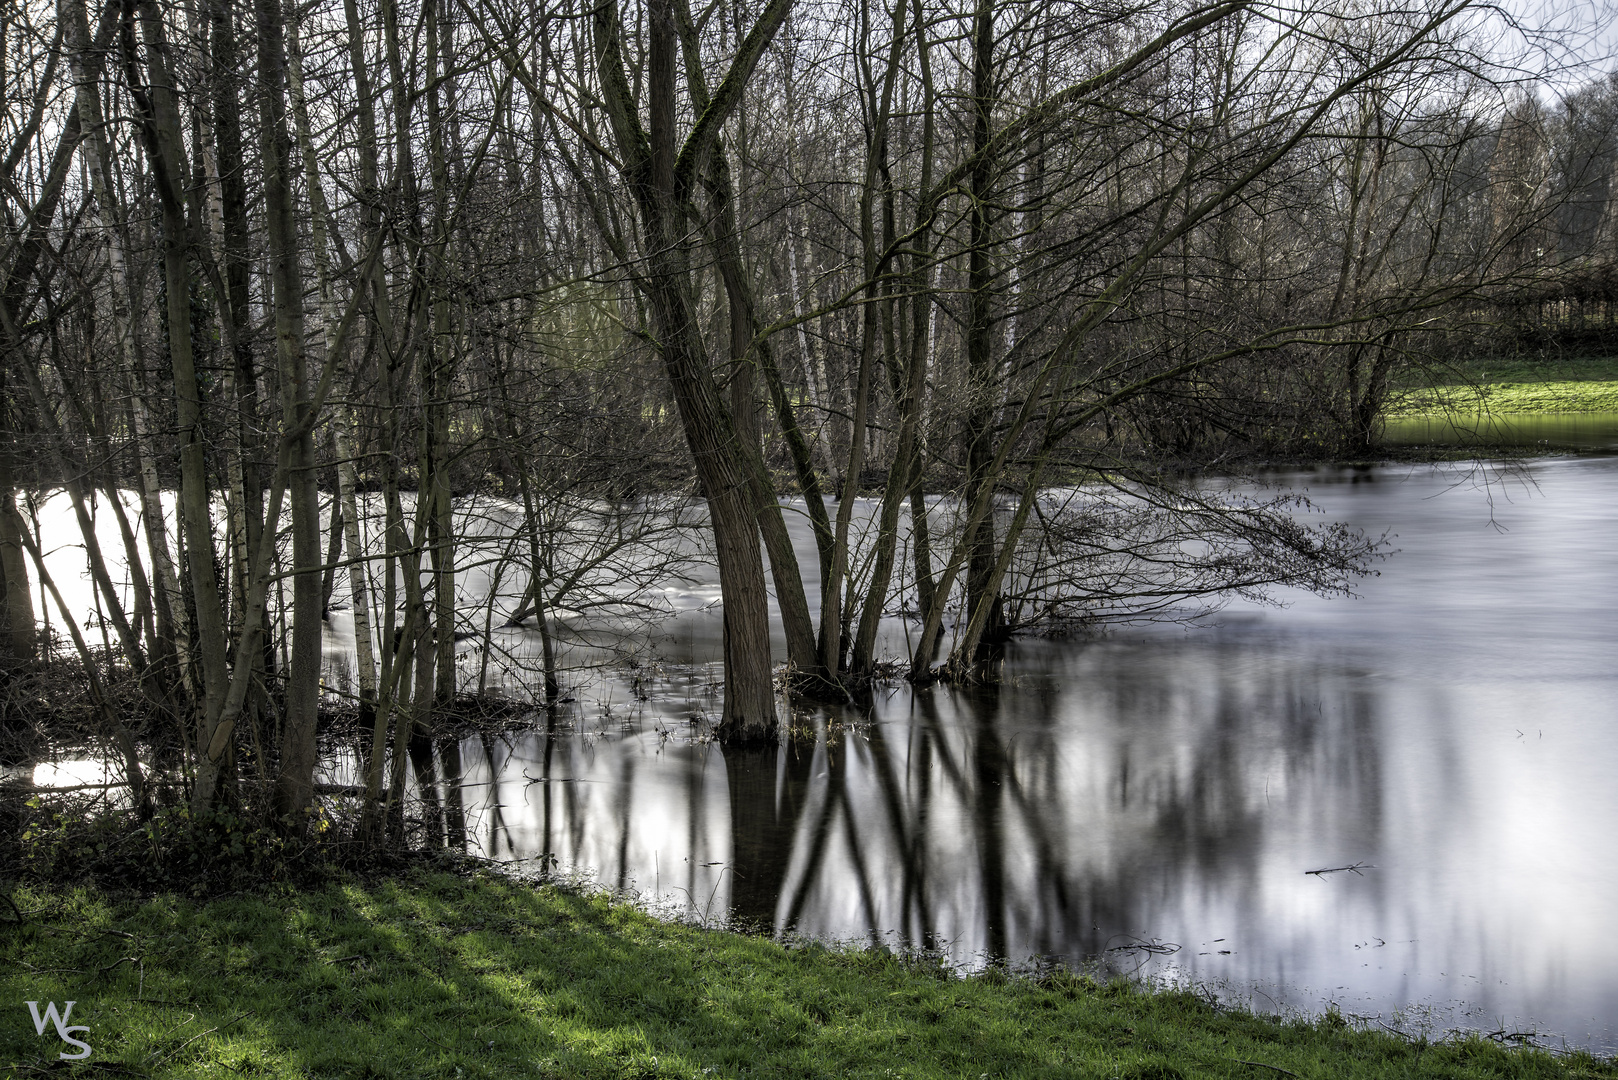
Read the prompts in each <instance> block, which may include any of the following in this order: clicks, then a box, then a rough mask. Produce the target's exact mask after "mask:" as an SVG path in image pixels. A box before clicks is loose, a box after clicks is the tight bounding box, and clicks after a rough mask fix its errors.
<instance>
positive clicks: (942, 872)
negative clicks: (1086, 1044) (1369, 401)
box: [34, 457, 1618, 1051]
mask: <svg viewBox="0 0 1618 1080" xmlns="http://www.w3.org/2000/svg"><path fill="white" fill-rule="evenodd" d="M1277 479H1278V480H1281V481H1284V482H1286V483H1289V484H1293V485H1301V486H1304V487H1306V488H1307V489H1308V494H1309V495H1310V496H1311V498H1312V499H1313V500H1314V501H1315V503H1316V504H1317V506H1318V507H1319V509H1320V511H1321V517H1320V520H1345V521H1348V522H1351V523H1353V524H1355V525H1357V526H1359V527H1361V528H1363V529H1364V530H1365V531H1366V532H1368V533H1370V534H1372V535H1382V534H1383V533H1387V534H1388V535H1389V542H1390V545H1391V547H1393V548H1395V549H1397V551H1396V553H1395V554H1393V555H1392V556H1391V557H1390V558H1388V559H1387V560H1385V561H1384V562H1382V563H1381V564H1380V565H1379V570H1380V576H1378V577H1375V578H1370V579H1367V580H1366V581H1365V582H1363V584H1362V585H1361V586H1360V588H1359V593H1360V595H1359V597H1358V598H1357V599H1352V600H1322V599H1318V598H1314V597H1308V596H1304V597H1296V598H1293V600H1292V603H1291V604H1290V606H1288V607H1286V608H1280V609H1278V608H1266V607H1261V606H1257V605H1253V604H1246V603H1238V604H1236V605H1233V606H1232V607H1230V608H1227V609H1226V610H1225V611H1224V612H1223V613H1222V614H1221V615H1219V616H1218V617H1217V618H1215V619H1213V620H1210V621H1208V622H1207V623H1206V624H1205V625H1201V626H1197V627H1191V628H1186V627H1181V626H1170V625H1156V626H1146V627H1133V628H1129V627H1125V628H1119V629H1117V630H1115V631H1114V632H1113V633H1112V634H1111V635H1110V636H1107V637H1105V638H1102V639H1099V640H1093V641H1067V642H1050V641H1022V642H1018V643H1016V644H1014V645H1013V646H1012V647H1011V648H1010V650H1009V652H1008V656H1007V660H1006V663H1005V667H1004V671H1003V681H1002V682H1001V684H1000V685H999V686H997V687H985V688H980V689H978V690H975V691H972V692H963V691H956V690H950V689H948V688H942V687H937V688H933V689H930V690H926V691H921V692H913V691H912V690H911V689H910V688H909V687H907V686H903V685H901V686H896V687H890V688H887V689H885V690H884V691H883V692H882V693H880V694H879V695H878V697H877V701H876V703H875V706H874V709H872V710H871V711H870V712H855V711H846V712H845V711H840V710H830V711H828V710H819V711H810V712H804V713H800V714H795V715H794V716H793V717H792V724H793V727H794V730H795V731H796V732H797V737H796V738H794V740H793V741H792V742H791V743H790V744H789V745H786V746H783V747H782V748H780V749H779V750H774V749H771V750H767V751H751V752H745V753H743V752H732V753H725V752H722V751H721V750H720V749H719V748H718V747H717V746H715V745H713V744H712V743H711V742H706V741H703V740H702V738H701V732H702V730H703V727H702V719H703V718H704V717H712V716H715V715H717V712H718V710H719V707H720V696H719V695H720V691H721V688H720V687H719V685H718V681H717V680H718V671H717V667H716V666H714V665H713V664H712V661H715V660H717V656H718V627H719V620H718V616H717V613H716V612H715V611H714V610H712V608H710V607H708V606H707V605H709V604H710V602H711V601H712V600H713V599H715V598H716V597H717V588H716V587H715V586H714V583H713V581H712V572H711V570H707V569H706V568H704V567H700V566H695V567H692V568H691V569H690V573H689V574H688V575H687V577H686V578H685V579H684V580H680V581H674V582H670V583H669V584H668V586H667V592H666V593H665V594H664V595H666V596H668V597H669V606H670V607H671V608H674V609H676V610H678V611H680V612H681V614H679V615H677V616H676V617H675V618H672V619H669V620H667V621H665V622H663V623H661V624H659V625H657V626H656V627H654V628H653V629H652V630H651V631H650V633H647V632H645V630H644V628H641V629H640V630H635V631H633V632H632V631H631V629H630V628H622V632H621V633H617V634H611V633H609V634H604V635H601V636H599V637H598V638H596V639H595V640H594V642H593V644H592V645H591V646H590V647H589V648H583V647H578V646H575V647H574V648H573V649H572V651H571V652H570V654H569V655H570V657H572V658H578V657H585V658H588V659H591V660H593V661H595V662H596V663H598V664H599V665H601V666H597V667H595V668H593V669H590V670H588V671H583V672H575V673H574V674H573V675H572V676H571V677H570V681H569V688H570V691H571V693H572V695H573V696H574V698H575V700H574V701H573V702H571V703H570V704H569V706H568V707H567V709H566V714H565V716H563V717H562V718H561V720H562V722H561V723H560V724H559V725H558V726H557V727H556V728H555V729H553V730H551V731H549V732H547V731H546V730H545V729H544V726H543V720H542V719H541V720H540V727H539V728H537V729H535V730H524V731H518V732H512V733H507V734H503V735H499V736H494V735H490V736H487V737H484V736H474V737H471V738H468V739H465V740H462V741H460V742H459V744H458V746H456V745H454V744H450V745H449V746H448V747H446V746H443V745H441V746H440V751H442V750H444V749H446V748H448V749H458V750H459V757H460V759H461V768H462V773H463V775H462V778H461V782H460V784H459V801H460V803H461V805H462V806H463V807H464V810H465V820H466V831H467V842H468V844H469V846H471V847H472V848H473V849H474V850H478V851H481V852H483V853H485V854H488V855H491V856H494V857H497V858H501V859H527V860H531V862H533V863H537V862H538V861H539V860H540V857H542V856H554V858H555V860H556V862H557V864H558V865H559V866H560V867H562V868H566V869H575V870H581V871H587V872H589V873H591V874H592V875H594V876H595V877H596V878H597V879H598V880H600V881H601V882H603V883H605V884H607V885H610V886H612V887H615V888H622V889H626V890H633V891H635V892H637V893H638V894H640V895H641V896H643V897H646V898H648V899H650V900H653V901H655V902H657V903H659V904H661V905H663V906H664V907H665V908H670V909H675V910H678V911H680V912H682V913H683V914H685V915H686V916H687V917H692V918H698V919H702V920H704V921H708V922H710V923H721V922H724V921H726V920H734V921H740V922H746V923H750V924H754V925H760V924H761V925H764V926H767V927H768V928H770V929H771V930H772V931H774V932H778V933H788V932H794V933H801V934H807V935H814V936H817V937H823V938H828V939H836V940H843V941H856V942H863V943H885V944H890V945H893V946H896V947H920V948H929V949H936V950H939V951H941V952H943V953H945V954H946V955H948V956H949V957H950V958H951V959H952V960H954V961H955V962H957V963H960V964H963V965H969V966H970V965H975V964H981V963H982V962H984V960H985V958H986V957H990V956H1006V957H1010V958H1012V959H1014V960H1021V959H1024V958H1027V957H1030V956H1042V957H1052V958H1059V959H1060V960H1062V961H1064V962H1068V963H1072V964H1075V965H1081V966H1082V965H1090V964H1095V963H1098V962H1099V963H1102V964H1104V965H1106V966H1107V967H1109V968H1111V969H1113V970H1118V971H1135V972H1138V973H1141V974H1145V975H1159V976H1164V977H1174V978H1182V979H1190V980H1195V981H1196V982H1198V983H1200V984H1204V985H1209V986H1212V987H1215V988H1216V989H1218V990H1220V992H1222V993H1224V994H1227V995H1228V996H1230V997H1233V998H1236V999H1242V1000H1248V1001H1251V1002H1252V1003H1253V1004H1254V1005H1255V1006H1257V1007H1259V1008H1265V1009H1268V1008H1272V1007H1281V1008H1297V1009H1304V1010H1309V1011H1320V1010H1322V1009H1324V1008H1325V1007H1326V1006H1327V1005H1328V1004H1329V1003H1336V1004H1337V1005H1338V1006H1339V1007H1340V1008H1342V1009H1343V1010H1344V1011H1345V1012H1351V1013H1359V1014H1363V1015H1375V1016H1379V1017H1380V1018H1381V1019H1382V1020H1383V1021H1384V1022H1386V1023H1389V1024H1394V1025H1401V1024H1402V1025H1404V1027H1405V1029H1406V1030H1417V1029H1419V1027H1420V1025H1422V1024H1423V1023H1424V1022H1425V1023H1430V1024H1431V1025H1433V1027H1432V1030H1434V1031H1439V1030H1443V1029H1444V1028H1445V1027H1447V1026H1451V1025H1455V1024H1464V1025H1467V1026H1472V1027H1477V1028H1482V1029H1484V1030H1488V1031H1496V1030H1501V1029H1505V1030H1508V1031H1523V1030H1540V1031H1545V1032H1551V1033H1554V1034H1556V1035H1558V1036H1566V1037H1567V1038H1568V1039H1569V1041H1570V1042H1572V1043H1574V1044H1576V1045H1585V1046H1592V1047H1596V1048H1603V1049H1607V1050H1609V1051H1611V1050H1614V1049H1618V943H1615V940H1614V936H1613V933H1612V928H1613V925H1614V923H1615V922H1618V919H1615V916H1618V845H1615V844H1614V841H1613V837H1614V836H1615V835H1618V784H1615V783H1614V777H1615V776H1618V671H1615V664H1614V659H1615V657H1618V648H1615V644H1614V643H1615V642H1618V458H1613V457H1605V458H1602V457H1591V458H1567V459H1554V460H1541V461H1535V462H1532V463H1529V464H1527V465H1525V466H1523V467H1522V468H1521V469H1519V470H1518V471H1517V472H1516V473H1505V474H1502V473H1500V472H1498V471H1475V470H1471V469H1468V468H1460V467H1454V468H1451V467H1429V466H1419V467H1403V466H1399V467H1395V466H1384V467H1378V468H1372V469H1359V470H1348V469H1331V470H1322V471H1318V472H1314V473H1303V474H1288V475H1287V476H1284V477H1278V478H1277ZM869 509H870V508H869V507H868V506H865V507H863V510H864V511H865V512H868V511H869ZM61 517H62V515H54V516H52V515H46V516H45V517H44V518H42V521H44V523H45V525H46V534H47V536H46V539H47V541H52V542H50V543H47V545H46V546H47V547H54V548H56V552H55V554H54V555H53V556H52V560H53V568H54V564H55V563H58V562H61V565H60V567H59V568H56V572H57V577H58V580H59V581H61V582H64V583H65V584H67V585H68V587H69V588H70V589H71V588H73V587H76V586H79V585H80V584H81V583H80V582H78V581H77V580H75V579H76V577H77V574H76V570H75V568H74V567H73V566H72V565H70V564H71V561H72V559H73V558H74V555H75V552H74V550H73V549H71V548H69V547H66V546H65V545H66V544H67V543H68V540H69V539H70V538H69V535H68V532H67V531H65V530H68V528H69V525H70V523H69V522H66V521H63V520H59V519H60V518H61ZM794 520H795V521H796V520H797V517H796V516H794ZM58 531H60V532H61V535H60V536H59V537H58V536H55V535H54V534H55V533H56V532H58ZM107 540H108V542H109V543H110V542H111V538H107ZM800 540H801V541H802V544H803V547H802V551H801V552H800V557H801V558H802V561H803V564H804V566H805V568H806V569H810V570H812V568H813V565H814V563H813V557H812V549H811V548H810V547H809V546H808V538H807V535H806V533H805V534H804V535H802V536H800ZM64 560H65V561H64ZM480 573H487V571H486V570H473V571H469V572H468V573H467V574H466V575H465V576H464V579H463V581H462V582H461V592H462V594H463V598H465V599H467V600H468V611H476V609H477V605H478V603H480V600H479V597H478V589H479V587H480V586H479V579H478V577H477V575H478V574H480ZM510 587H512V588H515V587H516V585H515V584H513V585H511V586H510ZM808 587H809V592H810V595H811V596H813V595H814V594H815V584H814V582H813V580H812V575H811V581H810V582H808ZM82 599H83V602H84V606H83V609H84V610H89V609H91V608H92V607H93V604H92V601H91V598H90V596H89V593H88V591H87V590H86V591H85V592H84V594H83V597H82ZM74 602H76V600H75V601H74ZM467 618H468V621H469V622H472V621H476V622H478V623H479V625H481V618H482V616H472V615H469V616H468V617H467ZM350 626H351V623H350V622H349V620H348V617H347V615H346V614H345V613H342V612H338V613H337V614H336V615H335V616H334V619H333V622H332V625H331V634H330V637H329V641H328V657H329V660H330V662H331V670H330V680H331V685H333V686H335V687H342V686H344V685H348V686H351V685H352V683H351V673H350V672H349V670H348V665H351V663H352V653H351V651H350V650H351V646H352V640H351V636H350V635H349V633H348V631H349V627H350ZM494 627H495V631H494V632H495V644H496V645H497V646H498V648H497V649H496V650H495V651H496V652H498V653H499V654H500V656H499V657H498V661H499V662H498V663H494V664H491V665H489V667H488V668H485V667H484V665H483V655H484V653H483V651H482V650H481V648H480V647H479V646H477V645H476V644H475V642H472V641H469V642H467V643H465V646H464V651H463V653H462V655H461V658H460V659H461V661H462V671H463V679H464V680H466V681H468V682H471V683H473V684H475V681H476V678H477V677H478V675H479V673H480V672H483V673H484V674H485V675H486V676H487V677H488V679H489V684H490V685H491V686H504V687H507V688H513V689H515V688H520V686H521V685H522V683H523V682H524V680H527V681H528V682H530V683H531V682H533V681H535V680H534V678H533V673H532V672H531V671H530V672H526V673H525V672H524V671H523V670H522V662H523V660H524V658H525V657H527V658H531V657H533V656H535V655H537V640H536V635H534V634H533V633H532V631H531V630H526V631H525V630H522V629H511V630H501V629H500V628H499V627H498V620H495V621H494ZM907 630H913V628H911V627H908V626H907V624H906V623H904V622H902V621H900V620H892V621H890V622H889V623H888V624H887V625H886V627H885V630H884V633H885V634H886V635H888V637H887V641H888V643H889V647H890V650H892V651H897V649H899V648H901V647H902V644H903V640H904V636H905V634H906V632H907ZM629 664H633V665H635V666H634V667H629V666H627V665H629ZM453 756H454V755H453V754H452V755H448V756H447V758H446V756H444V755H442V754H441V756H440V759H439V769H440V774H442V769H443V766H444V764H445V763H446V760H447V759H452V758H453ZM53 767H54V766H49V765H39V766H36V767H35V768H34V772H35V778H36V780H38V781H40V782H42V783H45V782H58V783H60V782H64V778H70V779H73V780H76V781H79V782H83V777H80V776H79V775H78V774H77V773H74V772H72V770H71V769H69V770H68V772H65V773H62V774H61V775H59V776H57V775H55V774H49V773H50V770H51V769H52V768H53ZM47 774H49V775H47ZM86 775H89V774H86ZM53 776H54V780H53ZM353 776H354V758H353V756H352V755H351V754H344V755H340V756H339V757H337V758H335V759H333V760H331V761H329V762H328V763H327V766H326V777H325V779H328V780H332V781H339V782H346V781H348V780H350V779H352V777H353ZM91 779H94V777H91ZM449 795H450V792H449V791H448V790H447V789H445V790H441V791H439V792H438V802H439V805H440V806H444V805H451V804H452V802H453V800H450V799H449V798H448V796H449ZM546 862H547V863H548V862H549V860H548V859H547V860H546ZM1347 867H1354V868H1356V869H1352V870H1351V869H1341V868H1347ZM1311 870H1328V871H1334V872H1331V873H1325V874H1320V875H1311V874H1309V873H1308V871H1311Z"/></svg>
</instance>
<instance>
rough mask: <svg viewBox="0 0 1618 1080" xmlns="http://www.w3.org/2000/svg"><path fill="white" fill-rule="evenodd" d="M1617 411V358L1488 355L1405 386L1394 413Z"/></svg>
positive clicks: (1407, 414)
mask: <svg viewBox="0 0 1618 1080" xmlns="http://www.w3.org/2000/svg"><path fill="white" fill-rule="evenodd" d="M1484 412H1489V413H1567V412H1618V357H1610V356H1602V357H1564V358H1556V359H1544V360H1539V359H1519V358H1500V357H1494V358H1487V359H1480V360H1477V361H1473V362H1471V363H1468V364H1465V365H1462V366H1461V367H1459V368H1457V369H1455V370H1453V371H1451V372H1447V373H1445V375H1444V376H1443V377H1441V378H1438V379H1435V380H1434V382H1433V384H1432V385H1421V386H1409V387H1406V388H1404V389H1403V390H1402V391H1401V392H1400V393H1399V395H1398V396H1397V397H1396V399H1395V401H1394V403H1393V405H1392V407H1391V408H1390V409H1389V414H1390V415H1393V416H1421V415H1454V414H1457V413H1459V414H1462V415H1471V414H1476V413H1484Z"/></svg>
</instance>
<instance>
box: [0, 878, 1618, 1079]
mask: <svg viewBox="0 0 1618 1080" xmlns="http://www.w3.org/2000/svg"><path fill="white" fill-rule="evenodd" d="M14 899H15V902H16V904H17V905H18V907H19V908H20V909H21V911H22V913H23V914H24V915H25V917H26V918H25V922H24V923H22V924H21V925H15V924H13V925H10V926H7V927H4V928H3V929H0V957H3V958H4V960H5V963H4V965H3V967H0V979H3V981H4V994H5V1000H6V1002H7V1003H8V1004H7V1006H6V1008H7V1009H8V1010H9V1016H10V1020H8V1021H6V1022H5V1023H3V1024H0V1068H4V1069H5V1070H6V1075H9V1076H26V1075H33V1074H36V1073H41V1072H46V1071H49V1072H53V1073H66V1074H70V1075H71V1074H80V1073H83V1074H89V1073H92V1072H94V1073H103V1074H111V1075H122V1076H160V1077H210V1076H217V1077H235V1076H259V1077H500V1078H506V1077H581V1078H589V1077H612V1078H639V1077H691V1078H702V1077H741V1076H756V1077H970V1078H973V1080H980V1078H982V1077H996V1078H999V1077H1078V1076H1083V1077H1127V1078H1135V1080H1147V1078H1154V1080H1170V1078H1175V1077H1244V1078H1245V1077H1254V1078H1258V1077H1261V1078H1267V1080H1274V1078H1276V1077H1282V1076H1294V1077H1320V1078H1325V1077H1330V1078H1334V1080H1335V1078H1353V1077H1384V1076H1388V1077H1525V1078H1526V1077H1558V1078H1562V1077H1618V1068H1615V1067H1614V1065H1613V1063H1611V1062H1601V1061H1597V1060H1595V1059H1592V1058H1590V1057H1589V1056H1587V1055H1575V1056H1572V1057H1566V1058H1560V1059H1559V1058H1553V1057H1552V1056H1551V1055H1549V1054H1546V1053H1543V1052H1538V1051H1519V1050H1506V1049H1503V1048H1501V1047H1500V1046H1498V1045H1496V1044H1495V1043H1493V1042H1490V1041H1488V1040H1486V1039H1479V1038H1471V1039H1466V1040H1459V1041H1445V1042H1443V1043H1441V1044H1435V1045H1429V1044H1424V1043H1421V1042H1411V1041H1406V1040H1403V1039H1399V1038H1395V1037H1393V1036H1391V1035H1387V1034H1383V1033H1371V1032H1366V1031H1361V1030H1355V1029H1354V1028H1353V1027H1352V1026H1349V1025H1347V1024H1345V1023H1344V1022H1343V1021H1342V1020H1341V1019H1340V1018H1336V1017H1331V1016H1328V1017H1327V1018H1326V1020H1325V1021H1322V1022H1320V1023H1316V1024H1303V1023H1299V1022H1281V1021H1279V1020H1276V1019H1274V1018H1269V1017H1263V1016H1256V1015H1252V1014H1249V1013H1246V1012H1242V1011H1231V1010H1227V1009H1218V1008H1215V1007H1213V1006H1212V1005H1210V1004H1209V1003H1208V1002H1207V1001H1205V1000H1203V999H1202V998H1200V997H1198V996H1195V995H1192V994H1183V993H1141V992H1139V991H1137V990H1135V989H1132V988H1129V987H1127V986H1123V985H1115V986H1108V987H1101V986H1097V985H1096V984H1094V983H1091V982H1090V981H1088V980H1085V979H1079V978H1074V977H1071V976H1067V975H1061V976H1056V977H1053V978H1048V979H1045V980H1042V981H1034V980H1029V979H1014V978H1007V977H1005V976H1004V975H999V974H997V973H991V975H990V976H987V977H978V978H972V979H961V978H955V977H951V976H950V975H948V974H947V973H946V972H943V971H941V970H937V969H931V968H928V967H927V966H925V965H918V964H916V963H909V962H905V961H902V960H899V959H896V958H894V957H892V956H889V955H887V954H883V953H870V952H841V951H829V950H826V949H824V948H820V947H808V948H790V949H789V948H786V947H783V946H781V945H778V944H775V943H773V942H770V941H768V940H764V939H760V938H753V937H743V936H740V935H735V934H728V933H723V932H717V931H709V930H700V929H695V928H692V927H686V926H678V925H670V924H666V923H661V922H658V921H656V920H654V919H651V918H649V917H647V916H646V915H644V914H642V913H640V912H638V911H636V910H634V909H633V908H631V907H628V906H625V905H622V904H617V905H615V904H611V903H609V902H608V901H606V900H605V899H603V898H601V897H589V896H580V895H577V894H573V893H569V892H564V891H559V890H556V889H552V888H532V887H528V886H525V885H522V884H520V883H514V882H510V881H507V880H504V879H499V878H492V877H490V878H475V879H472V880H468V879H465V878H459V877H453V876H446V875H428V874H422V875H418V876H416V877H414V878H410V879H406V880H405V881H403V882H395V883H390V884H381V885H370V886H361V885H356V884H350V885H332V886H329V887H327V888H324V889H322V890H319V891H306V892H297V891H290V890H288V891H285V892H282V893H267V894H262V895H255V896H245V897H236V898H227V899H221V900H214V901H212V902H209V903H205V904H199V903H196V902H192V901H189V900H184V899H179V898H175V897H172V896H161V897H158V898H156V899H151V900H146V901H138V900H128V899H117V898H110V897H108V896H106V895H103V894H100V893H95V892H87V891H77V892H69V891H64V890H33V891H30V890H29V889H27V888H19V889H18V890H17V892H16V893H15V894H14ZM5 910H6V909H5V908H4V907H3V906H0V911H5ZM68 999H73V1000H74V1001H76V1003H77V1004H76V1005H75V1006H74V1008H73V1012H72V1018H71V1023H73V1024H75V1025H80V1024H82V1025H85V1026H86V1027H88V1028H89V1031H88V1032H87V1033H86V1032H81V1033H79V1035H78V1037H79V1038H81V1039H83V1040H84V1041H86V1042H87V1043H88V1044H89V1045H90V1046H91V1047H92V1048H93V1051H94V1053H93V1056H92V1057H90V1058H89V1059H88V1060H87V1061H85V1062H82V1063H77V1064H68V1063H66V1062H59V1061H58V1060H57V1053H58V1052H59V1051H70V1050H71V1049H72V1048H71V1047H69V1046H67V1045H65V1044H63V1043H62V1042H61V1041H59V1040H58V1038H57V1037H56V1036H55V1035H54V1034H53V1033H52V1031H51V1029H50V1028H48V1027H47V1029H46V1034H45V1035H44V1036H37V1035H36V1034H35V1031H34V1023H33V1021H32V1019H31V1018H30V1017H29V1015H28V1011H27V1007H26V1006H25V1004H24V1002H27V1001H37V1002H39V1003H40V1005H41V1007H43V1006H44V1004H45V1003H46V1002H47V1001H55V1002H57V1003H58V1006H60V1005H61V1004H62V1003H63V1002H65V1001H66V1000H68Z"/></svg>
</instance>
